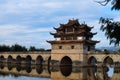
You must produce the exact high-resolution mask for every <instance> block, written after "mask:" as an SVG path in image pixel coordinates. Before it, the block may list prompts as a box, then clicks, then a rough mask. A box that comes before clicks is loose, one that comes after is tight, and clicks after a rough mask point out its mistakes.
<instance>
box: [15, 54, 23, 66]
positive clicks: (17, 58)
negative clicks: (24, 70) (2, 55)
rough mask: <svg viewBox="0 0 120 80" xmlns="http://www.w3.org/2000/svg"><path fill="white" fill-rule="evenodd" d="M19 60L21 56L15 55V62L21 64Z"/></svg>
mask: <svg viewBox="0 0 120 80" xmlns="http://www.w3.org/2000/svg"><path fill="white" fill-rule="evenodd" d="M21 61H22V57H21V56H20V55H18V56H17V57H16V63H17V64H21Z"/></svg>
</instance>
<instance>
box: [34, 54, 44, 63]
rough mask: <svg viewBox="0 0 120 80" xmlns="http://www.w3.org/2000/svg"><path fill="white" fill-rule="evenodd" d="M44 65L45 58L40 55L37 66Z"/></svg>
mask: <svg viewBox="0 0 120 80" xmlns="http://www.w3.org/2000/svg"><path fill="white" fill-rule="evenodd" d="M42 64H43V57H42V56H40V55H39V56H38V57H37V58H36V65H42Z"/></svg>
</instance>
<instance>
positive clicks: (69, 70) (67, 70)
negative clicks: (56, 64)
mask: <svg viewBox="0 0 120 80" xmlns="http://www.w3.org/2000/svg"><path fill="white" fill-rule="evenodd" d="M60 71H61V73H62V75H64V76H65V77H67V76H69V75H70V74H71V73H72V66H64V67H60Z"/></svg>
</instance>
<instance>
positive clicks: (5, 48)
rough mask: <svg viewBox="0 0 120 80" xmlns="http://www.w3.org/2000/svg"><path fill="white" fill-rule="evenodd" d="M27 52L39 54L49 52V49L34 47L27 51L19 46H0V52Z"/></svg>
mask: <svg viewBox="0 0 120 80" xmlns="http://www.w3.org/2000/svg"><path fill="white" fill-rule="evenodd" d="M27 51H40V52H49V51H51V49H47V50H45V49H44V48H35V47H34V46H30V48H29V49H28V50H27V48H26V47H24V46H21V45H19V44H15V45H12V46H11V47H10V46H6V45H0V52H27Z"/></svg>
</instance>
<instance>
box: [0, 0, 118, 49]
mask: <svg viewBox="0 0 120 80" xmlns="http://www.w3.org/2000/svg"><path fill="white" fill-rule="evenodd" d="M119 15H120V13H119V12H118V11H111V6H110V5H108V6H101V5H99V4H98V3H96V2H94V0H0V44H6V45H13V44H15V43H18V44H20V45H23V46H26V47H29V46H36V47H38V48H46V49H47V48H50V44H48V43H47V42H46V40H53V36H52V35H50V34H49V32H54V29H53V27H59V24H60V23H63V24H65V23H67V22H68V20H69V19H79V22H80V23H83V22H84V21H85V22H86V24H88V25H89V26H94V29H93V30H92V31H93V32H98V34H97V35H95V36H94V38H93V39H94V40H100V41H101V42H100V43H99V44H97V45H96V46H97V47H103V46H109V42H108V41H107V40H106V38H105V36H104V33H103V32H101V31H100V25H99V23H98V22H99V18H100V17H110V18H115V20H120V17H119Z"/></svg>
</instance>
